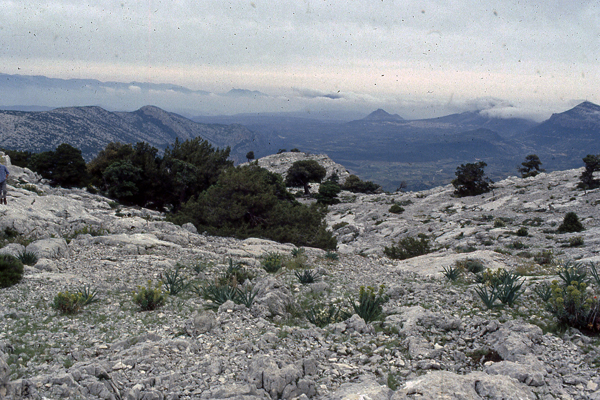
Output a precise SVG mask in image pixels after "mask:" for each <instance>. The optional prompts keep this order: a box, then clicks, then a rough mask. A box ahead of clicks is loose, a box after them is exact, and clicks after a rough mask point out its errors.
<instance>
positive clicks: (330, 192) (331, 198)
mask: <svg viewBox="0 0 600 400" xmlns="http://www.w3.org/2000/svg"><path fill="white" fill-rule="evenodd" d="M341 191H342V188H340V185H338V184H337V183H335V182H333V181H325V182H323V183H322V184H321V186H319V193H317V195H316V196H315V197H316V199H317V203H319V204H326V205H331V204H338V203H339V202H340V199H338V197H337V196H338V194H339V193H340V192H341Z"/></svg>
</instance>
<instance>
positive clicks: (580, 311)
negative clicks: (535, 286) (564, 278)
mask: <svg viewBox="0 0 600 400" xmlns="http://www.w3.org/2000/svg"><path fill="white" fill-rule="evenodd" d="M551 290H552V297H551V298H550V300H549V301H548V303H547V304H548V309H549V311H550V312H551V313H552V314H554V316H555V317H556V318H557V319H558V320H559V321H560V322H561V323H563V324H565V325H567V326H572V327H575V328H577V329H581V330H586V331H593V332H600V315H599V313H598V311H599V310H600V303H599V302H598V300H597V299H594V298H592V296H591V295H590V294H589V293H588V292H587V284H586V283H585V282H577V281H573V282H571V283H570V284H568V285H567V284H565V283H564V282H563V283H562V284H560V283H559V281H557V280H555V281H553V282H552V286H551Z"/></svg>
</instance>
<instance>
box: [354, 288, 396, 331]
mask: <svg viewBox="0 0 600 400" xmlns="http://www.w3.org/2000/svg"><path fill="white" fill-rule="evenodd" d="M383 289H384V287H383V285H381V286H380V287H379V290H378V291H377V292H376V291H375V288H373V287H372V286H367V287H364V286H361V287H360V291H359V292H358V302H355V301H353V302H352V308H353V309H354V312H355V313H356V314H358V316H359V317H361V318H362V319H364V320H365V322H371V321H375V320H376V319H378V318H379V317H380V316H381V314H382V312H383V304H385V303H386V302H387V301H388V300H389V299H388V297H387V295H385V294H384V292H383Z"/></svg>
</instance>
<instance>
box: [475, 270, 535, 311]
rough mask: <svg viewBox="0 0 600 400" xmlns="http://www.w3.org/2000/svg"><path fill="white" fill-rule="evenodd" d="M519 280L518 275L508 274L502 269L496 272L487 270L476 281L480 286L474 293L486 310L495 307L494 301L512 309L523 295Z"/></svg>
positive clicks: (521, 284) (521, 283) (521, 282)
mask: <svg viewBox="0 0 600 400" xmlns="http://www.w3.org/2000/svg"><path fill="white" fill-rule="evenodd" d="M520 278H521V276H520V275H518V274H515V273H512V272H508V271H507V270H505V269H503V268H499V269H497V270H496V271H492V270H490V269H487V270H486V271H485V272H484V273H483V274H482V275H481V276H480V277H479V279H478V280H479V282H480V283H482V286H481V287H479V288H476V289H475V291H476V292H477V294H478V295H479V297H480V298H481V300H482V301H483V303H484V304H485V305H486V307H488V308H492V307H495V305H494V302H495V301H496V299H498V300H500V301H501V302H502V304H508V306H509V307H512V305H513V304H514V302H515V301H516V300H517V299H518V298H519V297H520V296H521V294H522V293H523V292H522V290H521V288H522V287H523V283H524V281H520V280H519V279H520Z"/></svg>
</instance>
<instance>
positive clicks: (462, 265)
mask: <svg viewBox="0 0 600 400" xmlns="http://www.w3.org/2000/svg"><path fill="white" fill-rule="evenodd" d="M456 267H457V268H459V269H461V270H463V271H469V272H472V273H474V274H478V273H480V272H482V271H483V270H484V269H485V267H484V266H483V263H482V262H481V261H480V260H476V259H473V258H467V259H466V260H460V261H457V262H456Z"/></svg>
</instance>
